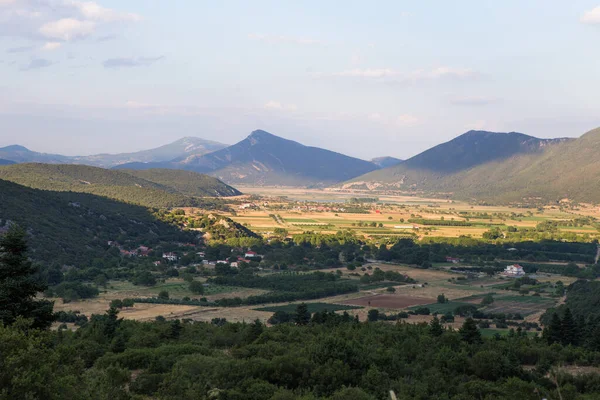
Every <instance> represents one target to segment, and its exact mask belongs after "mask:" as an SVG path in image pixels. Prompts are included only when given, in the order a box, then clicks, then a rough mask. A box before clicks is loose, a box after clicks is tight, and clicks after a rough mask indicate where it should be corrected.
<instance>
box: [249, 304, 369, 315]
mask: <svg viewBox="0 0 600 400" xmlns="http://www.w3.org/2000/svg"><path fill="white" fill-rule="evenodd" d="M298 304H300V303H297V304H294V303H292V304H286V305H282V306H272V307H262V308H255V310H256V311H266V312H271V313H274V312H276V311H285V312H287V313H293V312H295V311H296V307H298ZM305 304H306V306H307V308H308V311H309V312H311V313H315V312H322V311H346V310H355V309H358V308H362V307H359V306H350V305H344V304H333V303H305Z"/></svg>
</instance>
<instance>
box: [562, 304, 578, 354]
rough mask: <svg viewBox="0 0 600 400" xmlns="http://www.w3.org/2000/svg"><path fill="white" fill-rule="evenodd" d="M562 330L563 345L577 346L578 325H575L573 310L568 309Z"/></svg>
mask: <svg viewBox="0 0 600 400" xmlns="http://www.w3.org/2000/svg"><path fill="white" fill-rule="evenodd" d="M560 328H561V329H560V332H561V335H560V336H561V343H562V344H563V345H564V346H567V345H569V344H577V325H575V320H574V319H573V314H571V310H570V309H569V308H568V307H567V308H566V309H565V314H564V315H563V318H562V321H561V324H560Z"/></svg>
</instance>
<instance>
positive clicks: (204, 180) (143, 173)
mask: <svg viewBox="0 0 600 400" xmlns="http://www.w3.org/2000/svg"><path fill="white" fill-rule="evenodd" d="M121 172H125V173H127V174H130V175H133V176H135V177H138V178H142V179H145V180H147V181H149V182H153V183H156V184H159V185H162V186H165V187H169V188H172V189H175V190H176V191H177V192H179V193H181V194H185V195H188V196H195V197H205V196H206V197H227V196H238V195H240V194H242V193H241V192H240V191H239V190H237V189H235V188H233V187H231V186H229V185H226V184H225V183H223V182H221V181H220V180H218V179H217V178H213V177H212V176H208V175H204V174H199V173H197V172H193V171H184V170H177V169H146V170H128V169H125V170H121Z"/></svg>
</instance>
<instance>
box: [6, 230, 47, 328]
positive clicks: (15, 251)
mask: <svg viewBox="0 0 600 400" xmlns="http://www.w3.org/2000/svg"><path fill="white" fill-rule="evenodd" d="M25 235H26V234H25V231H24V230H23V229H21V228H20V227H18V226H16V225H13V226H11V227H10V228H9V230H8V232H7V233H6V234H5V235H4V236H2V237H0V323H1V324H5V325H8V324H12V323H13V322H14V321H15V320H16V319H17V317H19V316H21V317H24V318H31V319H32V320H33V324H32V327H34V328H48V327H49V326H50V324H52V321H53V319H54V317H53V313H52V309H53V307H54V304H53V303H52V302H49V301H47V300H35V296H36V295H37V294H38V293H40V292H43V291H44V290H46V288H47V285H46V284H44V283H43V282H41V281H40V280H39V279H38V278H36V277H35V274H36V272H37V268H35V267H34V266H33V264H32V263H31V261H29V259H28V258H27V241H26V240H25Z"/></svg>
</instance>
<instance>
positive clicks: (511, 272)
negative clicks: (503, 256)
mask: <svg viewBox="0 0 600 400" xmlns="http://www.w3.org/2000/svg"><path fill="white" fill-rule="evenodd" d="M502 274H503V275H506V276H524V275H525V271H524V270H523V267H521V266H520V265H519V264H514V265H508V266H507V267H506V268H505V269H504V271H503V272H502Z"/></svg>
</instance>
